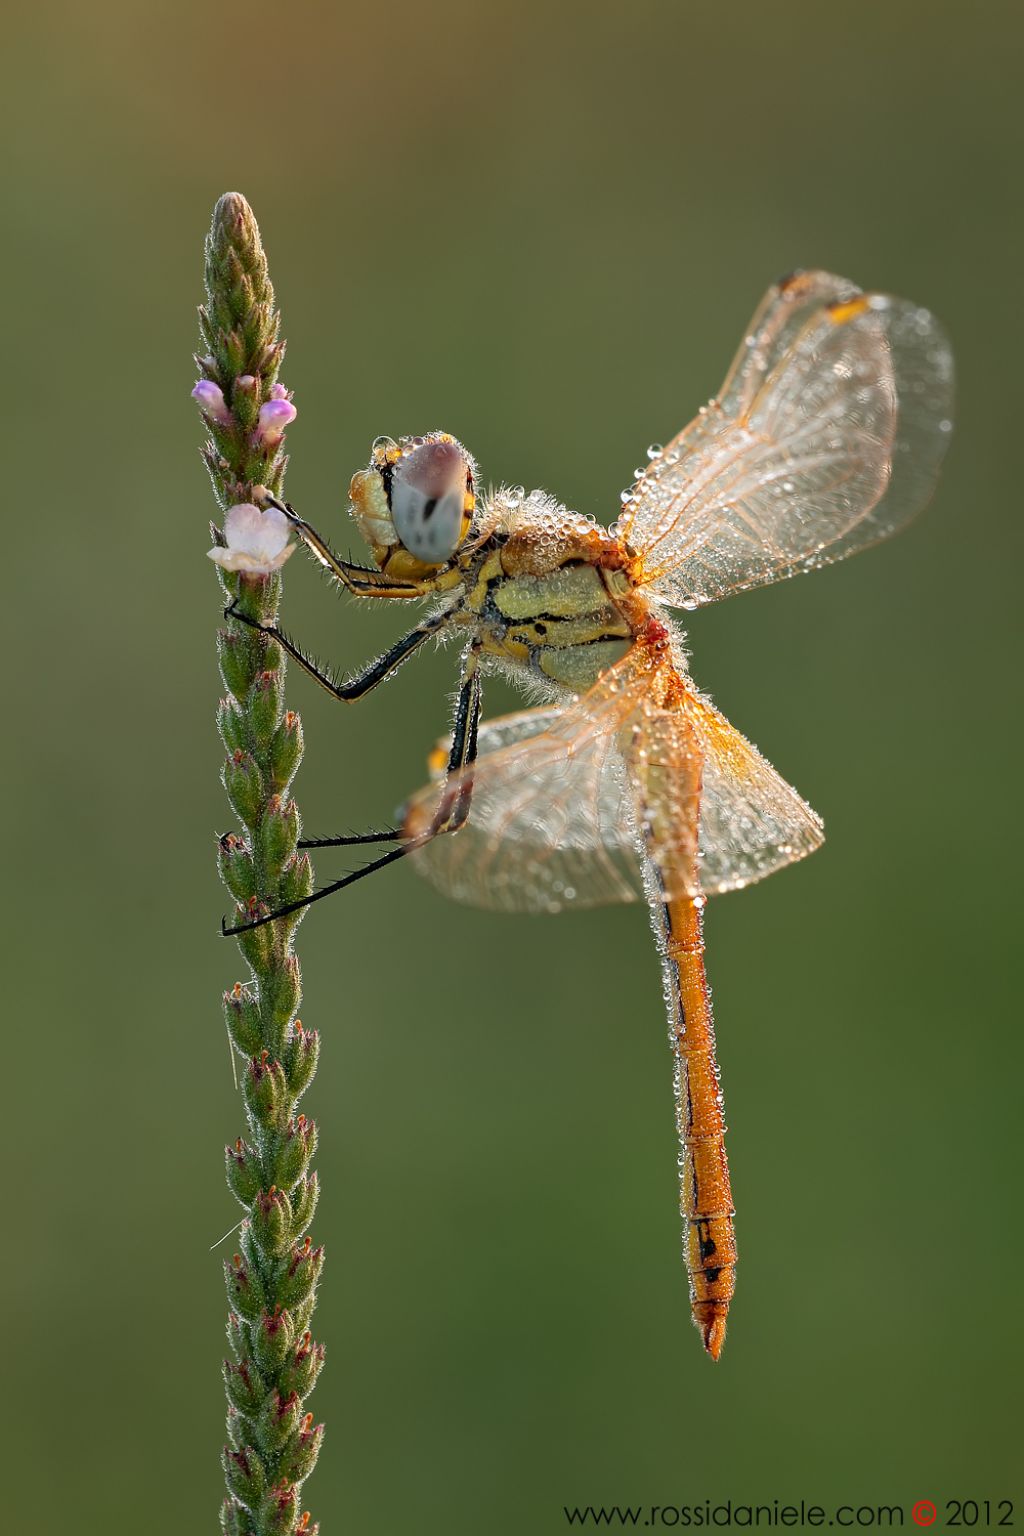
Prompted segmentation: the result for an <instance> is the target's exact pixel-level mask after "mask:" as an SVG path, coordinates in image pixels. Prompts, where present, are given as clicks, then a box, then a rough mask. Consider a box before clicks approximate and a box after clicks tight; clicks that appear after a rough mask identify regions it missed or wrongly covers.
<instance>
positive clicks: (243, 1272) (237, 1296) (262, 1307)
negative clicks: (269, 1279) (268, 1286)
mask: <svg viewBox="0 0 1024 1536" xmlns="http://www.w3.org/2000/svg"><path fill="white" fill-rule="evenodd" d="M224 1279H225V1283H226V1285H227V1289H228V1301H229V1302H230V1304H231V1306H232V1307H233V1308H234V1310H235V1311H236V1312H237V1313H238V1315H239V1317H243V1318H245V1319H246V1320H247V1321H248V1322H250V1323H251V1322H253V1321H254V1320H255V1319H256V1318H257V1317H259V1315H260V1313H261V1312H265V1311H266V1308H267V1298H266V1294H265V1293H264V1290H263V1282H262V1281H261V1280H260V1277H259V1275H258V1274H257V1273H256V1271H255V1270H254V1269H253V1268H252V1267H251V1266H250V1265H248V1264H247V1263H246V1262H245V1260H244V1259H243V1258H242V1256H241V1254H238V1253H236V1254H235V1255H234V1256H233V1257H232V1258H231V1259H229V1260H226V1261H225V1264H224Z"/></svg>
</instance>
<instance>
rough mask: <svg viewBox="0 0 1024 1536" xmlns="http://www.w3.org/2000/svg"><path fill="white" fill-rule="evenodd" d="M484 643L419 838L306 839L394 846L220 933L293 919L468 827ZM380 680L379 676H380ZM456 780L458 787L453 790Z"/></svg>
mask: <svg viewBox="0 0 1024 1536" xmlns="http://www.w3.org/2000/svg"><path fill="white" fill-rule="evenodd" d="M479 657H480V644H479V642H478V641H474V642H473V643H472V645H471V646H470V649H469V651H468V653H467V656H466V661H465V664H464V667H463V674H462V682H461V684H460V687H459V700H458V704H457V706H456V711H455V724H454V728H453V730H452V745H451V751H450V752H449V755H448V772H447V775H446V781H445V788H444V791H443V792H442V796H441V800H440V802H439V804H438V808H437V811H436V812H435V815H434V818H433V820H432V821H431V823H430V826H429V827H428V828H427V830H426V831H425V832H422V833H420V834H419V835H418V836H416V837H405V836H404V835H403V834H402V833H401V832H398V831H393V830H388V831H382V832H365V833H362V834H361V835H359V836H352V835H350V834H345V835H343V836H341V837H323V838H308V839H304V840H302V841H301V842H300V843H299V845H298V846H299V847H300V848H343V847H351V846H354V845H356V844H366V843H389V842H394V843H395V844H396V846H395V847H394V848H391V849H389V850H388V852H387V853H383V854H381V856H380V858H378V859H373V860H372V861H371V863H369V864H364V865H363V867H362V869H354V870H351V871H350V872H349V873H348V874H347V875H343V876H342V877H341V879H340V880H333V881H332V882H331V883H330V885H325V886H322V887H321V889H320V890H319V891H314V892H313V894H312V895H311V896H306V897H304V898H303V899H302V900H300V901H292V902H288V903H287V904H286V905H285V906H283V907H277V908H275V909H274V911H272V912H268V913H267V914H266V915H265V916H263V917H258V918H254V919H253V920H252V921H251V922H248V923H236V924H234V925H233V926H231V927H229V926H228V925H227V924H226V923H225V922H224V920H223V919H222V920H221V933H222V934H225V935H231V934H236V933H247V932H248V931H249V930H250V929H251V928H262V927H263V926H264V924H265V923H272V922H275V921H276V920H277V919H278V918H279V917H290V916H291V914H292V913H293V912H300V911H302V909H303V908H305V907H311V906H312V905H313V903H314V902H316V901H322V900H323V899H324V897H325V896H333V895H334V893H335V891H343V890H344V889H345V887H346V886H349V885H354V884H355V883H356V881H357V880H363V879H365V877H366V876H367V875H372V874H375V873H376V871H377V870H378V869H385V868H386V867H387V865H389V864H394V863H397V861H398V860H399V859H402V858H404V857H405V856H406V854H408V853H412V852H413V851H414V849H416V848H422V847H424V846H425V845H426V844H427V843H429V842H431V841H432V840H433V839H434V838H435V837H440V836H442V835H443V834H444V833H446V832H457V831H458V829H459V828H460V827H461V826H464V825H465V822H466V818H467V817H468V815H469V807H470V801H471V799H472V793H473V778H472V772H471V770H472V767H473V764H474V763H475V761H476V753H477V737H478V732H479V725H480V708H481V703H482V693H481V688H480V673H479ZM378 681H379V679H378ZM453 780H455V781H456V782H455V787H454V788H450V785H451V783H452V781H453Z"/></svg>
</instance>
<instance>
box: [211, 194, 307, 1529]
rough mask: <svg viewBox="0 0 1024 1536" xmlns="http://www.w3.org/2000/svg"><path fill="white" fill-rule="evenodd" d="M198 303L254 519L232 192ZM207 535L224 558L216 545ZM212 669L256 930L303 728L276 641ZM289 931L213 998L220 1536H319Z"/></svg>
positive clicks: (289, 826)
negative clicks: (229, 1242)
mask: <svg viewBox="0 0 1024 1536" xmlns="http://www.w3.org/2000/svg"><path fill="white" fill-rule="evenodd" d="M206 294H207V302H206V305H205V306H204V307H203V308H202V309H200V312H199V316H200V329H201V334H202V355H201V356H198V357H197V359H196V361H197V363H198V365H199V369H200V373H201V376H202V380H205V381H207V384H206V385H201V386H200V388H203V389H206V390H207V393H206V394H205V395H203V396H202V397H201V398H200V404H201V405H202V406H203V409H204V419H205V421H206V425H207V427H208V429H209V433H210V437H209V441H208V442H207V444H206V446H205V447H204V449H203V457H204V459H205V461H206V464H207V467H208V469H209V471H210V476H211V479H212V481H213V486H214V491H215V493H216V496H217V500H218V501H219V503H220V505H221V507H222V508H224V509H227V508H228V507H230V506H232V505H235V504H236V503H239V502H259V500H260V488H261V487H265V488H266V489H268V490H271V491H273V492H274V494H275V495H280V494H281V492H282V488H283V480H284V470H285V464H286V462H287V461H286V458H285V455H284V451H283V433H282V432H280V431H277V432H267V431H266V430H261V428H260V408H261V406H263V405H265V404H266V403H267V402H268V401H270V400H273V399H278V400H280V399H283V398H286V396H285V392H284V391H283V390H282V389H281V386H280V385H278V384H277V373H278V369H279V367H280V364H281V359H282V357H283V355H284V344H283V343H282V342H281V341H280V340H279V336H278V332H279V325H280V317H279V315H278V313H277V311H276V309H275V306H274V291H273V288H272V287H271V285H270V278H269V276H268V273H267V261H266V257H265V255H264V253H263V247H262V245H261V242H260V235H259V230H258V228H257V226H256V221H255V219H254V218H253V215H252V210H251V209H250V208H249V205H248V203H247V202H246V201H245V199H244V198H243V197H241V196H240V195H239V194H238V193H235V192H230V193H227V194H226V195H225V196H224V197H222V198H221V199H220V201H219V202H218V203H217V206H216V208H215V209H214V214H213V223H212V226H211V229H210V234H209V236H208V238H207V242H206ZM209 385H213V386H216V389H212V390H211V389H209V387H208V386H209ZM217 390H219V391H220V395H219V396H218V395H217ZM213 533H214V538H215V540H216V541H217V543H219V544H223V542H224V536H223V534H222V533H221V531H220V530H219V529H218V528H216V527H214V530H213ZM220 578H221V583H222V588H223V592H224V594H225V595H226V597H227V598H229V599H230V598H234V599H237V602H238V606H239V608H240V610H241V611H242V612H243V613H245V614H246V615H248V616H249V617H250V618H252V619H255V620H258V621H259V622H260V623H261V624H272V623H274V622H275V620H276V616H277V610H278V605H279V602H280V597H281V577H280V574H279V573H278V572H276V571H275V572H273V573H271V574H269V575H257V576H250V575H245V574H236V573H232V572H230V571H224V570H221V571H220ZM218 652H219V657H220V669H221V676H222V678H223V681H224V687H225V689H226V695H225V697H224V698H223V699H222V700H221V703H220V708H219V711H218V726H219V729H220V734H221V737H222V739H223V742H224V746H225V748H226V751H227V757H226V760H225V763H224V769H223V782H224V787H225V789H226V791H227V795H228V799H229V801H230V802H231V806H232V809H233V810H234V812H235V814H236V815H237V817H238V818H239V820H240V822H241V823H242V827H243V832H242V835H240V836H239V835H236V834H235V833H230V832H229V833H227V834H225V836H224V837H222V838H221V840H220V845H219V865H220V873H221V877H222V879H223V881H224V883H225V885H226V886H227V888H228V890H229V891H230V893H231V895H232V896H233V897H234V899H235V901H236V902H237V903H238V906H239V910H240V912H241V913H242V914H243V915H244V916H255V915H259V912H260V910H261V903H262V902H272V903H273V904H274V905H278V904H282V903H286V902H289V901H294V900H296V899H297V898H299V897H301V896H303V895H307V894H308V893H309V892H310V891H311V890H312V880H313V877H312V870H311V868H310V863H309V858H308V856H307V855H306V854H304V853H303V854H299V853H297V851H296V842H297V839H298V835H299V818H298V812H297V810H296V806H295V802H294V801H293V800H292V798H291V795H290V792H289V791H290V785H291V782H292V779H293V777H294V775H295V771H296V769H297V768H298V765H299V761H300V759H301V757H302V728H301V724H300V722H299V718H298V716H297V715H295V714H293V713H292V712H291V711H290V710H287V711H286V709H285V705H284V656H283V654H282V652H281V649H280V647H279V646H278V645H277V644H276V643H275V642H274V641H273V640H270V639H268V638H267V637H266V636H264V635H261V634H259V633H258V632H257V631H255V630H253V629H251V628H248V627H247V626H244V625H241V624H237V623H234V622H229V623H228V625H227V627H226V628H224V629H222V630H221V631H220V633H219V635H218ZM298 916H299V914H297V915H296V916H293V917H291V918H288V919H285V920H282V921H279V922H276V923H270V924H267V925H266V926H264V927H262V928H257V929H254V930H252V931H250V932H247V933H244V934H241V935H240V936H239V939H238V944H239V948H240V949H241V951H242V954H243V955H244V957H245V960H246V961H247V963H248V967H249V972H250V976H249V979H248V980H247V981H245V982H238V983H236V985H235V986H234V987H233V988H232V989H231V990H230V991H229V992H227V993H226V994H225V997H224V1008H225V1014H226V1017H227V1025H228V1033H229V1035H230V1038H231V1041H232V1046H233V1049H234V1050H236V1051H238V1053H239V1054H240V1056H242V1057H243V1058H244V1061H245V1070H244V1074H243V1097H244V1102H245V1113H246V1120H247V1123H248V1128H247V1131H246V1134H245V1136H244V1137H241V1136H240V1137H239V1138H238V1139H237V1140H236V1141H235V1143H234V1145H233V1146H230V1147H227V1148H226V1149H225V1151H226V1163H227V1178H228V1184H229V1186H230V1188H231V1190H232V1192H233V1193H234V1195H235V1196H236V1198H237V1199H238V1200H239V1202H240V1203H241V1205H242V1207H243V1209H244V1210H245V1213H246V1214H245V1217H244V1219H243V1221H242V1224H241V1229H240V1237H239V1242H238V1248H239V1251H238V1252H237V1253H236V1254H235V1255H234V1256H233V1258H232V1259H231V1260H230V1261H229V1262H228V1263H227V1264H226V1266H225V1269H226V1276H227V1289H228V1299H229V1304H230V1308H231V1310H230V1312H229V1315H228V1340H229V1342H230V1345H231V1350H232V1355H233V1358H232V1359H230V1360H226V1361H225V1362H224V1382H225V1387H226V1390H227V1397H228V1418H227V1429H228V1444H227V1446H225V1448H224V1456H223V1464H224V1474H225V1478H226V1480H227V1490H228V1496H227V1498H226V1499H225V1501H224V1504H223V1505H222V1508H221V1526H222V1528H223V1530H224V1531H225V1532H230V1533H232V1536H243V1533H244V1536H270V1533H274V1536H281V1533H288V1536H291V1533H294V1532H301V1533H303V1536H313V1533H314V1532H315V1531H316V1530H317V1529H318V1527H316V1526H312V1525H311V1524H310V1517H309V1515H308V1514H302V1513H300V1509H299V1500H300V1492H301V1488H302V1484H303V1482H304V1480H305V1479H306V1478H307V1477H308V1476H309V1474H310V1472H311V1471H312V1470H313V1467H314V1465H315V1464H316V1459H317V1455H318V1453H319V1450H320V1444H321V1441H322V1438H323V1425H322V1424H319V1425H314V1423H313V1416H312V1414H310V1413H307V1412H306V1408H305V1400H306V1398H307V1396H308V1395H309V1393H310V1392H311V1391H312V1388H313V1385H314V1383H315V1381H316V1378H317V1376H318V1374H319V1371H320V1367H321V1365H322V1364H323V1348H322V1346H321V1345H319V1344H316V1343H314V1341H313V1338H312V1336H311V1334H310V1332H309V1324H310V1319H311V1317H312V1313H313V1307H314V1304H315V1300H316V1288H317V1282H318V1280H319V1277H320V1272H321V1269H322V1267H323V1249H322V1248H314V1246H313V1244H312V1240H311V1239H310V1238H309V1237H308V1236H307V1235H306V1233H307V1229H308V1227H309V1224H310V1222H311V1220H312V1217H313V1211H314V1208H315V1206H316V1200H317V1193H318V1185H317V1178H316V1174H315V1173H313V1172H312V1171H311V1168H310V1163H311V1159H312V1156H313V1153H314V1150H315V1146H316V1127H315V1126H314V1124H313V1123H312V1122H311V1121H309V1120H307V1119H306V1118H305V1116H304V1115H301V1114H298V1113H297V1106H298V1101H299V1099H300V1097H301V1096H302V1094H303V1093H304V1092H305V1090H306V1088H307V1087H308V1086H309V1083H310V1081H311V1079H312V1077H313V1074H314V1072H315V1071H316V1064H317V1057H318V1053H319V1044H320V1042H319V1037H318V1035H317V1034H316V1033H315V1032H313V1031H309V1030H305V1029H303V1027H302V1024H301V1023H300V1021H299V1020H298V1019H297V1018H296V1017H295V1014H296V1010H297V1008H298V1006H299V1001H300V996H301V984H300V975H299V962H298V959H297V958H296V956H295V954H294V952H293V948H292V944H293V939H294V934H295V929H296V927H297V921H298Z"/></svg>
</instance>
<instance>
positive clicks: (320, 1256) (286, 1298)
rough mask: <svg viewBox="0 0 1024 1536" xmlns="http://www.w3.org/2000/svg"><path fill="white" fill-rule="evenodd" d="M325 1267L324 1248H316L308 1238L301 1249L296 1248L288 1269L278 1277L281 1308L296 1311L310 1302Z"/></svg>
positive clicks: (278, 1294)
mask: <svg viewBox="0 0 1024 1536" xmlns="http://www.w3.org/2000/svg"><path fill="white" fill-rule="evenodd" d="M323 1267H324V1250H323V1248H322V1247H320V1248H314V1247H313V1243H312V1240H311V1239H310V1238H308V1237H307V1238H306V1240H305V1242H304V1243H303V1244H302V1245H301V1247H297V1248H295V1250H294V1251H293V1253H292V1257H291V1262H290V1263H289V1265H288V1267H287V1269H286V1270H285V1271H284V1273H283V1274H282V1275H280V1276H279V1277H278V1284H277V1296H278V1301H279V1302H280V1304H281V1306H283V1307H288V1308H289V1309H290V1310H295V1309H297V1308H298V1307H301V1306H302V1304H303V1303H304V1302H306V1301H307V1300H309V1299H310V1298H311V1297H312V1294H313V1291H314V1290H315V1289H316V1283H317V1281H318V1280H319V1278H320V1272H321V1270H322V1269H323Z"/></svg>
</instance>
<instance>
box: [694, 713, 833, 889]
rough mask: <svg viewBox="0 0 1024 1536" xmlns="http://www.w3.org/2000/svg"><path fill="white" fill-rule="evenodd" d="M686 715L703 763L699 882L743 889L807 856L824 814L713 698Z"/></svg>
mask: <svg viewBox="0 0 1024 1536" xmlns="http://www.w3.org/2000/svg"><path fill="white" fill-rule="evenodd" d="M686 714H687V718H688V720H689V723H690V726H691V728H692V730H693V733H694V736H695V738H696V741H697V744H698V748H699V751H700V756H701V762H702V766H703V778H702V784H701V794H700V839H699V850H698V869H697V884H698V885H699V888H700V890H701V891H702V893H703V894H704V895H705V896H715V895H718V894H720V893H721V892H722V891H735V890H739V889H740V888H741V887H742V886H744V885H752V884H753V882H754V881H755V880H763V879H764V877H765V875H770V874H773V873H774V871H775V870H777V869H784V868H785V866H786V865H787V864H793V863H795V862H796V860H797V859H803V858H806V857H807V855H808V854H809V853H813V852H814V850H815V849H816V848H820V847H821V845H822V843H823V842H824V840H825V831H824V827H823V825H822V821H821V817H820V816H819V815H818V814H817V812H816V811H812V810H811V807H810V806H809V805H808V804H807V802H806V800H804V799H802V798H801V796H800V795H798V794H797V792H796V790H795V789H794V788H793V787H792V785H791V784H787V783H786V780H785V779H784V778H783V777H782V775H781V774H779V773H776V771H775V769H774V768H773V767H772V765H771V763H769V762H768V761H767V760H766V759H765V758H763V757H762V756H761V754H760V752H758V750H757V748H756V747H753V746H751V744H750V742H749V741H747V739H746V737H745V736H741V735H740V733H739V731H737V730H736V729H735V727H734V726H732V725H730V724H729V722H728V720H726V718H725V716H724V715H721V714H719V712H718V710H717V709H714V708H713V707H712V705H711V704H709V703H708V702H707V700H706V699H702V698H700V697H699V696H697V695H692V696H691V697H690V699H689V700H688V701H687V709H686Z"/></svg>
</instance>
